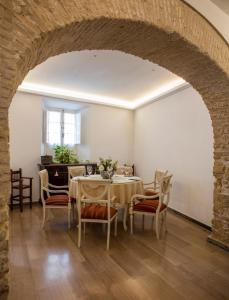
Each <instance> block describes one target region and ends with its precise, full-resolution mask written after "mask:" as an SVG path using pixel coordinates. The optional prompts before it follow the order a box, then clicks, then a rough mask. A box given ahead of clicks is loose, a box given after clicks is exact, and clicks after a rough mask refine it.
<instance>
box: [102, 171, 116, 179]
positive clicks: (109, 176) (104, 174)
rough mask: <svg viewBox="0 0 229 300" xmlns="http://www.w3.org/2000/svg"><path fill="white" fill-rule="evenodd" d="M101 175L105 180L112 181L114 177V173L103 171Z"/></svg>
mask: <svg viewBox="0 0 229 300" xmlns="http://www.w3.org/2000/svg"><path fill="white" fill-rule="evenodd" d="M100 175H101V176H102V178H103V179H111V178H112V177H113V176H114V172H112V173H111V172H108V171H101V172H100Z"/></svg>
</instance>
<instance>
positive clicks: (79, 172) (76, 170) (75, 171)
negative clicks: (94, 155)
mask: <svg viewBox="0 0 229 300" xmlns="http://www.w3.org/2000/svg"><path fill="white" fill-rule="evenodd" d="M86 173H87V172H86V167H85V166H71V167H68V184H69V183H70V180H71V178H73V177H76V176H84V175H86Z"/></svg>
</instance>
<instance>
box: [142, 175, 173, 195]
mask: <svg viewBox="0 0 229 300" xmlns="http://www.w3.org/2000/svg"><path fill="white" fill-rule="evenodd" d="M166 175H168V170H165V171H163V170H158V169H156V171H155V173H154V180H153V181H152V182H149V183H144V184H143V185H144V190H145V195H146V196H151V195H155V194H157V193H158V192H159V189H160V183H161V180H162V179H163V177H164V176H166Z"/></svg>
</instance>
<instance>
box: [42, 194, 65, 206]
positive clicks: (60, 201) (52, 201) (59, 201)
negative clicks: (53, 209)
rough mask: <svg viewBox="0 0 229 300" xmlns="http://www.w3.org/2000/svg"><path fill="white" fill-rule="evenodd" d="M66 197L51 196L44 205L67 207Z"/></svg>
mask: <svg viewBox="0 0 229 300" xmlns="http://www.w3.org/2000/svg"><path fill="white" fill-rule="evenodd" d="M68 201H69V199H68V195H52V196H50V197H48V198H47V199H46V200H45V204H46V205H68Z"/></svg>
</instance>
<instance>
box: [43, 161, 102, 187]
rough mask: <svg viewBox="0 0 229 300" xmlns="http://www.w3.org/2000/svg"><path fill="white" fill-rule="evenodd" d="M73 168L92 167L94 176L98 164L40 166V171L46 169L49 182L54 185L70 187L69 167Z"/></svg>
mask: <svg viewBox="0 0 229 300" xmlns="http://www.w3.org/2000/svg"><path fill="white" fill-rule="evenodd" d="M71 166H85V168H86V172H87V166H92V169H93V174H95V173H96V170H97V163H90V162H88V163H76V164H38V169H39V171H41V170H44V169H46V170H47V171H48V174H49V182H50V183H51V184H54V185H68V167H71Z"/></svg>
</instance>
